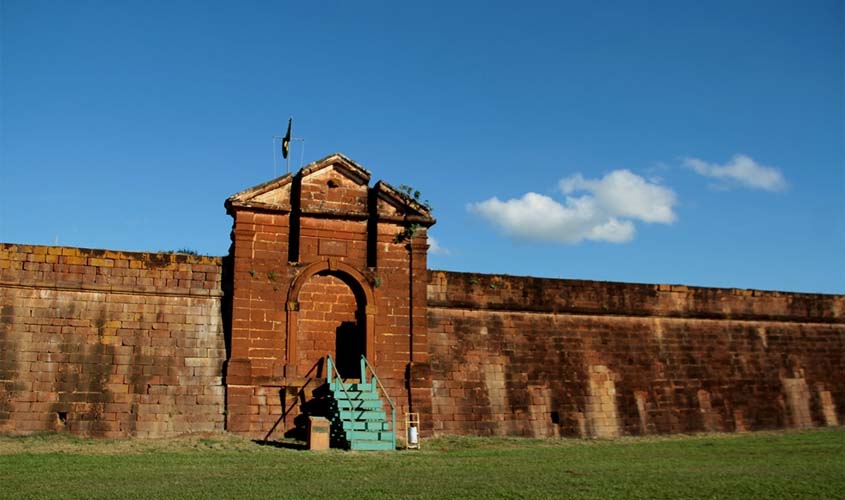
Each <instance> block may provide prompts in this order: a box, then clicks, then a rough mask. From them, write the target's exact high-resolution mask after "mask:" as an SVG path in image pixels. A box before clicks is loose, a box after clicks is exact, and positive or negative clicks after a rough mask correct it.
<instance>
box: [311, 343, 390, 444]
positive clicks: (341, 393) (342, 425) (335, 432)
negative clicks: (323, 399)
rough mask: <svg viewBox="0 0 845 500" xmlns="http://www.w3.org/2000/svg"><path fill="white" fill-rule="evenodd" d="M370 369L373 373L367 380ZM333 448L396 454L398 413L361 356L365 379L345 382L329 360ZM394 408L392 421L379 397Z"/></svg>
mask: <svg viewBox="0 0 845 500" xmlns="http://www.w3.org/2000/svg"><path fill="white" fill-rule="evenodd" d="M367 368H369V371H370V373H371V377H370V378H369V381H368V380H367ZM326 374H327V383H328V388H329V420H330V421H331V441H332V446H336V447H340V448H347V449H350V450H395V449H396V409H395V406H394V405H393V401H392V400H391V399H390V397H389V396H388V395H387V392H386V391H385V390H384V386H383V385H382V384H381V380H379V378H378V377H377V376H376V373H375V371H373V369H372V367H371V366H370V365H369V363H368V362H367V359H366V358H365V357H364V356H361V379H360V380H359V381H357V382H344V381H343V380H342V379H341V377H340V374H339V373H338V371H337V367H336V365H335V363H334V360H333V359H332V357H331V356H330V355H329V356H327V357H326ZM379 389H381V392H382V394H383V395H384V398H385V399H386V400H387V402H388V404H389V406H390V420H389V421H388V420H387V413H386V412H385V409H384V406H383V405H382V401H381V398H380V397H379Z"/></svg>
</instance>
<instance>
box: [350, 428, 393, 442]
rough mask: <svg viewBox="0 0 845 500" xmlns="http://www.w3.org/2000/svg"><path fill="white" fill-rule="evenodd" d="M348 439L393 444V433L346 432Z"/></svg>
mask: <svg viewBox="0 0 845 500" xmlns="http://www.w3.org/2000/svg"><path fill="white" fill-rule="evenodd" d="M346 439H347V440H348V441H358V440H365V441H390V442H391V443H392V442H393V432H391V431H388V432H380V431H346Z"/></svg>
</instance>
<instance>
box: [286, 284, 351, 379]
mask: <svg viewBox="0 0 845 500" xmlns="http://www.w3.org/2000/svg"><path fill="white" fill-rule="evenodd" d="M299 303H300V307H299V311H300V320H299V350H298V352H299V359H298V364H297V370H298V372H299V373H308V371H309V370H310V369H311V367H312V366H314V363H315V362H316V361H319V360H322V359H324V357H325V355H326V353H335V352H336V351H338V349H337V346H338V344H341V345H343V346H345V347H350V348H352V349H350V350H355V351H357V352H358V353H359V355H360V354H361V353H363V352H364V340H365V338H364V335H365V334H366V331H365V330H364V329H363V326H364V325H359V321H358V320H359V314H358V301H357V299H356V298H355V294H354V293H353V291H352V289H351V288H350V287H349V285H347V284H346V283H344V282H343V281H342V280H341V279H340V278H337V277H335V276H332V275H323V276H320V275H315V276H312V277H311V278H310V279H308V281H307V282H306V283H305V285H303V287H302V289H301V290H300V292H299ZM339 351H340V353H339V354H338V356H337V358H338V359H336V360H335V362H336V363H337V364H338V369H339V370H340V372H341V374H342V375H344V376H347V377H352V378H357V375H356V374H355V373H356V372H355V370H353V371H352V372H351V374H350V373H349V372H348V368H349V366H350V365H351V367H352V368H353V369H354V368H356V367H358V366H359V360H358V358H357V357H353V359H351V363H350V360H348V359H345V358H341V354H343V353H344V352H343V351H344V349H340V350H339ZM357 372H360V369H358V370H357Z"/></svg>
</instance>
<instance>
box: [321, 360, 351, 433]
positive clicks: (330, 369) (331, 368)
mask: <svg viewBox="0 0 845 500" xmlns="http://www.w3.org/2000/svg"><path fill="white" fill-rule="evenodd" d="M326 366H327V368H328V369H327V370H326V372H328V373H326V375H327V377H328V381H329V386H331V385H332V374H333V373H334V374H336V375H337V379H338V380H339V381H340V390H342V391H343V394H344V395H345V396H346V400H347V401H352V398H351V397H349V393H348V392H346V384H344V383H343V378H342V377H341V376H340V372H339V371H337V366H335V363H334V360H333V359H332V355H331V354H326ZM352 411H353V410H352V407H350V408H349V413H350V414H351V413H352ZM338 415H343V412H342V411H341V410H340V408H338ZM341 420H349V421H352V420H353V419H345V418H342V417H341Z"/></svg>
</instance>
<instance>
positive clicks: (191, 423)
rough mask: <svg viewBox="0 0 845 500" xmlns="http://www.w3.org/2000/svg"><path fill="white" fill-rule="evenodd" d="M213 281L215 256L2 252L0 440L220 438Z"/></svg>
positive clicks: (219, 345)
mask: <svg viewBox="0 0 845 500" xmlns="http://www.w3.org/2000/svg"><path fill="white" fill-rule="evenodd" d="M30 263H32V264H35V266H33V265H28V264H30ZM220 280H221V260H220V259H219V258H207V257H192V256H187V255H169V254H143V253H131V252H113V251H106V250H89V249H79V248H63V247H42V246H29V245H10V244H0V305H2V306H0V307H2V309H0V311H2V314H0V432H9V433H29V432H39V431H52V430H67V431H69V432H72V433H74V434H79V435H86V436H102V437H122V436H139V437H163V436H173V435H177V434H184V433H187V432H203V431H219V430H222V429H223V396H224V389H223V380H222V373H221V366H222V363H223V360H224V359H225V356H226V351H225V346H224V342H223V327H222V321H221V314H220V312H221V311H220V300H221V298H220V297H221V295H222V293H221V283H220Z"/></svg>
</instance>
